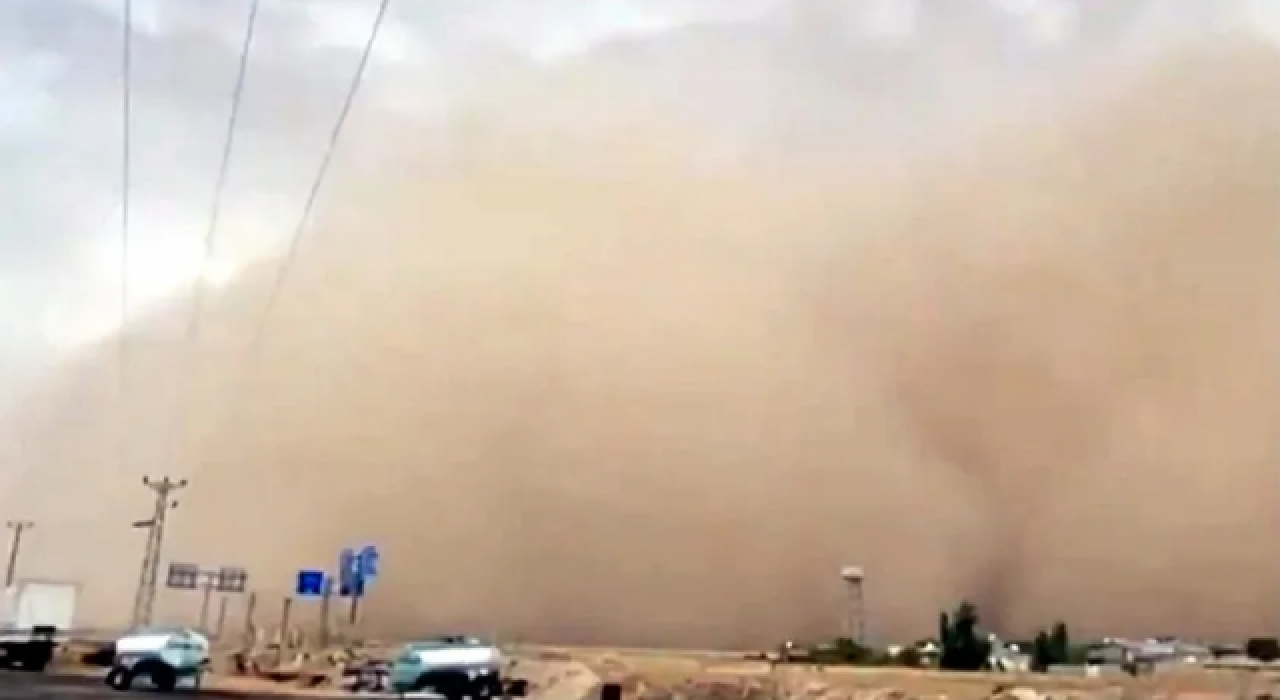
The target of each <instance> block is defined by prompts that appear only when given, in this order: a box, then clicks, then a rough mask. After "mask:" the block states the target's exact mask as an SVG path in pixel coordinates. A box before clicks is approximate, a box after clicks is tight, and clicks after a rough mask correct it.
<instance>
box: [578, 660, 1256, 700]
mask: <svg viewBox="0 0 1280 700" xmlns="http://www.w3.org/2000/svg"><path fill="white" fill-rule="evenodd" d="M567 653H569V654H570V655H572V656H574V657H575V658H578V659H580V660H581V661H583V662H584V663H585V664H586V665H587V666H588V667H590V668H592V669H593V670H595V671H596V672H597V674H598V675H600V677H601V679H602V680H604V681H607V682H617V683H620V684H622V686H623V691H624V696H625V697H628V698H634V699H636V700H657V699H658V698H677V699H685V700H730V699H732V700H754V699H757V698H758V699H761V700H763V699H764V698H808V699H814V700H818V699H821V700H845V699H857V700H887V699H891V698H892V699H894V700H903V699H905V698H947V699H948V700H979V699H981V698H991V697H1001V698H1006V699H1007V700H1013V699H1014V698H1016V699H1017V700H1028V699H1030V698H1037V697H1040V698H1043V697H1046V696H1048V697H1053V698H1079V699H1084V698H1099V699H1102V698H1105V699H1107V700H1122V699H1125V700H1127V699H1136V698H1164V699H1172V698H1179V699H1181V700H1210V699H1217V698H1223V699H1225V698H1256V697H1259V696H1267V695H1269V694H1271V693H1272V692H1273V687H1274V685H1275V683H1276V680H1277V679H1276V677H1275V676H1274V675H1273V674H1270V673H1259V672H1247V671H1217V670H1204V669H1195V670H1189V671H1185V672H1183V671H1178V672H1163V673H1160V674H1157V675H1153V676H1148V677H1143V678H1131V677H1128V676H1124V675H1120V674H1116V675H1109V676H1104V677H1094V678H1086V677H1082V676H1071V675H1045V674H1007V673H1004V674H996V673H949V672H941V671H929V670H913V669H892V668H854V667H820V666H800V665H789V666H781V667H771V666H770V665H769V664H768V663H765V662H750V661H741V660H738V659H737V658H733V657H732V656H730V655H727V654H722V653H706V654H698V653H695V652H686V653H674V654H660V653H656V652H641V653H626V652H608V651H601V650H588V651H584V652H577V653H575V652H572V651H570V652H567ZM739 658H740V657H739Z"/></svg>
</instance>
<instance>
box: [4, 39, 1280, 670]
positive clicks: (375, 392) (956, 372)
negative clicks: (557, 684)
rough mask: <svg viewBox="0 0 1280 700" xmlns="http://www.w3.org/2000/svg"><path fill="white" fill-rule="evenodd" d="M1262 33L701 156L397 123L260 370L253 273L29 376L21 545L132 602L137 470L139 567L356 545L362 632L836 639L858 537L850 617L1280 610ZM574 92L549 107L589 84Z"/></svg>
mask: <svg viewBox="0 0 1280 700" xmlns="http://www.w3.org/2000/svg"><path fill="white" fill-rule="evenodd" d="M1277 59H1278V56H1277V54H1276V53H1275V52H1274V50H1273V49H1272V48H1271V47H1269V46H1267V45H1261V44H1252V43H1250V42H1248V41H1245V40H1243V39H1242V40H1240V41H1238V42H1236V41H1234V40H1227V39H1223V40H1222V41H1221V42H1220V45H1215V46H1196V47H1191V48H1187V49H1185V50H1177V51H1175V50H1170V51H1169V52H1167V53H1165V54H1161V55H1160V56H1158V57H1155V58H1152V57H1144V58H1141V59H1132V60H1128V61H1127V62H1121V61H1119V60H1117V62H1116V65H1115V66H1114V68H1113V69H1111V70H1109V71H1097V70H1092V69H1091V70H1090V72H1089V74H1088V75H1087V76H1085V77H1086V78H1087V79H1086V80H1077V81H1075V82H1073V83H1072V87H1071V88H1070V89H1069V90H1068V89H1067V88H1064V89H1063V95H1060V96H1058V97H1056V98H1053V99H1048V98H1044V99H1041V100H1040V101H1038V102H1036V103H1035V104H1038V105H1040V108H1033V107H1030V106H1027V105H1026V104H1024V105H1021V106H1014V103H1009V104H1005V105H998V106H996V107H992V108H990V109H988V110H987V111H986V113H985V114H984V116H983V117H982V119H979V118H978V117H977V116H973V118H972V120H971V121H970V122H966V123H971V124H974V125H979V124H980V125H981V128H978V127H977V126H975V127H974V128H973V129H972V130H971V131H972V133H971V134H969V135H967V136H965V137H964V138H963V139H957V140H954V141H951V142H947V143H946V144H945V146H944V145H943V142H942V141H941V140H936V139H935V140H933V141H930V143H929V145H928V147H927V148H926V147H920V148H918V149H917V150H915V151H914V152H911V153H910V155H903V154H904V153H907V152H908V151H909V150H910V149H909V148H908V146H909V145H910V143H909V142H911V139H904V140H901V141H897V142H893V143H895V144H896V145H895V146H894V147H892V148H890V147H884V146H883V145H882V144H881V146H882V147H881V148H879V149H876V148H873V146H875V145H876V143H873V142H874V141H876V139H878V138H880V135H879V132H877V134H876V135H874V138H871V139H867V140H866V141H865V142H864V144H865V145H866V148H865V149H864V150H862V151H859V150H858V148H856V147H854V144H856V143H857V142H856V141H855V139H854V138H853V134H850V135H849V138H848V139H847V140H846V141H844V142H842V143H837V142H836V140H835V139H834V138H829V137H824V138H829V140H828V141H827V144H828V145H830V147H831V152H830V153H818V152H817V151H816V150H815V151H813V152H811V153H806V154H804V155H795V152H794V151H789V150H788V149H787V148H786V147H785V144H784V143H783V142H782V141H783V140H780V141H778V142H774V143H772V144H765V145H761V144H756V145H754V146H752V147H746V146H744V145H743V141H742V140H738V141H737V142H735V143H732V144H730V145H731V146H733V148H728V147H726V148H724V149H720V150H717V151H716V152H715V153H710V152H709V151H708V149H705V148H702V146H703V145H704V144H705V143H706V142H708V141H709V140H710V139H711V137H712V135H713V134H712V132H710V131H708V130H707V129H706V128H705V127H704V126H702V125H700V124H699V123H698V122H697V120H696V119H692V118H687V115H686V117H682V118H680V119H675V118H671V119H664V118H663V114H662V113H661V110H658V109H650V110H649V111H645V108H646V105H645V104H641V103H640V102H639V101H637V102H636V103H635V104H631V103H628V104H627V105H626V107H627V109H628V110H629V111H628V114H629V116H628V118H627V119H625V120H620V121H619V122H618V123H617V124H613V125H611V126H609V127H608V128H604V127H601V128H598V129H594V130H590V129H586V128H585V127H584V128H581V129H577V130H575V129H573V128H565V129H561V130H559V131H554V130H553V129H551V127H523V129H524V130H521V129H520V128H517V127H515V126H512V125H510V124H499V123H496V122H491V121H485V120H484V119H481V118H479V117H477V118H476V119H475V120H473V121H470V122H465V123H462V124H460V125H458V126H456V127H454V128H452V129H451V130H449V131H446V132H444V133H443V136H442V135H441V133H439V132H432V133H430V134H428V133H426V132H427V131H429V129H428V128H427V127H421V126H408V125H399V126H397V127H395V128H392V127H387V128H386V133H389V134H391V136H389V137H388V141H392V142H395V146H396V147H395V149H394V151H395V152H394V154H391V153H386V154H384V155H385V158H384V157H381V156H380V157H379V158H371V159H370V160H369V161H368V162H372V163H376V164H377V167H369V168H365V169H362V170H353V169H349V170H348V171H347V173H348V174H347V175H346V176H345V177H339V181H338V183H337V184H335V185H334V187H332V188H331V190H330V192H332V194H331V195H329V196H330V200H329V204H328V208H327V209H326V211H325V212H324V214H323V216H322V217H321V220H320V222H319V224H318V225H317V227H316V229H315V231H314V232H313V235H312V236H311V237H310V238H308V239H307V242H306V244H305V245H304V247H303V249H302V251H301V254H300V257H299V259H298V264H297V266H296V268H295V269H294V270H293V272H292V273H291V274H292V276H291V277H290V279H289V282H288V285H287V287H286V289H285V293H284V295H283V296H282V298H281V303H280V305H279V307H278V308H277V313H276V315H275V316H274V317H273V320H272V323H271V325H270V332H269V334H268V335H267V336H266V343H265V345H264V346H263V352H262V355H261V361H260V362H259V363H258V364H257V365H256V369H255V371H254V372H253V373H252V374H251V375H250V378H249V379H248V380H245V381H241V380H238V379H237V378H236V377H237V376H238V375H237V372H238V370H239V369H240V366H241V365H240V363H241V361H242V358H243V357H244V356H245V355H244V353H245V348H246V344H247V339H248V337H249V335H250V333H251V329H252V328H253V323H254V320H253V319H254V318H255V314H256V313H257V312H258V310H259V309H260V307H261V303H262V298H263V295H264V293H265V289H266V287H267V286H268V284H269V281H270V278H271V276H272V275H273V274H274V271H273V270H272V269H270V268H264V269H261V270H254V271H250V272H249V273H248V274H247V275H246V276H245V277H244V278H243V279H242V280H241V281H240V282H239V283H238V284H237V285H236V286H235V288H233V289H231V290H230V291H228V292H227V293H226V294H225V295H224V296H222V297H221V298H219V299H218V300H217V302H216V304H215V305H214V308H213V309H212V311H211V315H210V317H209V318H208V319H207V321H206V323H205V326H204V328H205V332H204V335H203V337H202V341H201V344H200V347H199V352H192V351H191V348H189V347H187V346H186V345H184V344H183V343H182V342H181V333H180V329H181V328H182V327H183V324H184V322H185V321H184V320H183V314H184V313H185V307H183V306H181V305H176V306H175V309H174V310H172V311H171V312H170V313H168V314H167V315H162V316H160V317H157V318H155V319H151V320H149V321H148V322H147V323H146V324H143V325H142V326H140V327H139V328H138V329H136V330H135V331H134V332H133V333H132V335H131V353H132V357H131V360H130V363H131V374H130V377H131V379H130V383H129V387H130V396H131V403H130V405H128V406H127V407H126V408H123V409H122V408H121V407H120V405H119V404H118V403H117V399H116V394H115V391H116V383H115V382H116V374H115V372H116V363H115V356H114V348H112V347H104V348H98V349H95V350H92V351H90V352H88V353H87V354H86V356H85V357H83V358H81V359H79V360H77V361H76V362H75V363H74V364H73V365H72V366H68V367H67V368H66V371H65V372H64V373H63V374H61V375H60V376H59V377H57V378H56V381H55V382H52V383H51V384H50V386H48V387H46V390H45V391H43V392H42V393H41V394H40V395H38V396H35V397H33V398H32V399H31V401H30V402H29V405H28V406H27V411H26V413H25V414H23V415H22V416H20V417H19V418H20V421H19V426H20V427H21V429H22V430H23V431H25V432H24V434H25V435H26V436H27V437H26V442H27V445H28V455H29V459H30V460H32V464H33V465H35V466H33V467H32V468H31V470H30V471H29V472H28V473H27V474H26V475H25V476H24V478H23V479H21V480H20V482H19V483H17V484H16V485H15V487H14V488H13V489H12V490H11V491H10V492H8V493H5V494H3V495H4V497H5V498H4V500H5V501H7V503H5V504H4V505H5V508H6V512H9V511H14V512H17V511H18V510H21V511H22V512H23V514H24V515H27V516H29V517H31V518H33V519H37V520H41V521H42V523H44V524H43V525H42V527H41V528H39V529H37V530H36V531H34V532H33V535H32V540H31V548H30V550H29V554H28V556H27V559H26V563H25V567H26V571H27V572H28V573H31V574H32V575H35V574H39V575H47V576H67V577H74V578H76V579H77V580H81V581H83V582H84V584H85V594H84V595H85V615H86V616H88V617H89V618H91V619H92V621H94V622H98V621H100V623H101V624H104V625H105V624H113V623H114V622H115V621H118V620H120V619H122V618H123V617H124V616H125V615H126V613H127V610H128V602H129V600H130V596H131V595H132V584H133V582H134V580H135V577H136V566H135V560H136V559H137V557H138V555H139V553H140V549H141V545H142V542H141V535H139V534H138V533H136V532H131V531H130V530H129V529H128V527H127V524H128V522H129V521H130V520H132V519H135V518H140V517H145V516H146V514H147V508H148V503H149V501H148V493H147V492H146V490H145V489H143V488H142V486H141V485H139V484H138V483H137V478H138V476H139V475H140V474H142V473H151V474H160V473H170V474H173V475H175V476H189V477H190V478H191V480H192V484H193V485H192V486H191V487H190V488H189V489H187V491H185V492H183V493H182V494H181V501H182V505H181V506H180V508H179V509H178V510H177V511H176V512H175V516H174V520H173V530H172V537H171V539H170V542H169V548H168V554H169V556H170V557H172V558H174V559H188V560H194V561H201V562H207V563H210V564H214V563H222V564H240V565H243V566H246V567H248V568H249V569H250V571H251V572H252V576H253V579H254V584H255V586H256V587H257V588H258V589H259V590H261V591H263V592H264V596H278V595H283V594H284V593H286V592H287V590H288V589H289V588H290V587H291V585H292V584H291V576H292V574H293V572H294V571H295V570H296V569H298V568H301V567H311V566H325V565H328V564H329V563H330V562H331V561H332V560H333V558H334V552H335V551H336V549H337V548H338V547H341V546H344V545H351V544H358V543H361V542H366V541H367V542H377V543H379V544H380V545H381V547H382V549H383V552H384V568H385V575H384V576H383V577H382V579H381V580H380V581H379V582H378V584H377V587H376V590H375V591H374V592H373V594H372V597H371V599H370V600H369V601H368V607H367V609H366V611H365V618H364V624H365V626H366V628H367V629H368V630H369V631H370V632H372V633H377V634H386V635H408V634H422V633H427V632H431V631H443V630H459V629H462V630H474V631H476V632H485V633H491V634H496V635H499V636H501V637H502V638H505V639H511V638H519V639H526V640H554V641H578V642H595V643H626V644H670V645H745V644H763V643H770V642H773V641H776V640H777V639H779V638H781V637H783V636H790V637H803V636H817V635H824V634H833V633H837V632H839V631H840V629H841V624H842V623H841V614H842V613H841V601H842V590H841V587H840V582H839V580H838V577H837V571H838V569H839V567H840V566H841V565H843V564H849V563H856V564H860V565H862V566H863V567H865V569H866V571H867V573H868V581H867V598H868V613H869V621H868V622H869V628H870V631H871V633H872V634H873V635H874V636H876V637H879V638H893V637H901V636H905V635H912V634H921V633H927V632H928V630H929V629H930V627H931V625H932V624H933V623H934V620H936V615H937V612H938V610H939V609H940V608H941V607H942V606H944V605H947V604H951V603H953V602H955V601H956V600H957V599H958V598H960V597H963V596H967V597H971V598H973V599H975V600H976V601H977V602H978V603H979V605H980V607H981V609H982V611H983V612H984V613H985V614H986V616H987V618H988V621H989V622H990V623H991V624H993V625H994V626H995V627H997V628H999V629H1002V630H1006V631H1009V632H1018V631H1024V630H1026V629H1027V628H1028V627H1030V626H1033V625H1040V624H1047V623H1048V622H1050V621H1051V620H1052V619H1055V618H1058V617H1064V618H1066V619H1068V620H1069V621H1071V623H1073V629H1075V628H1078V629H1079V630H1080V632H1081V633H1111V634H1142V633H1153V632H1168V633H1185V634H1198V635H1208V636H1218V635H1243V634H1247V633H1251V632H1255V631H1261V630H1267V629H1271V628H1274V627H1275V625H1276V624H1278V623H1280V619H1278V616H1277V614H1276V611H1277V610H1280V567H1278V566H1277V559H1278V557H1277V554H1276V552H1277V546H1276V533H1280V519H1278V518H1277V513H1280V502H1277V501H1278V500H1280V499H1278V498H1277V494H1278V493H1280V489H1277V480H1278V479H1280V477H1278V476H1277V466H1280V410H1278V407H1280V402H1277V388H1280V376H1278V375H1280V362H1278V361H1277V358H1278V357H1280V274H1278V269H1277V261H1280V235H1278V232H1280V90H1276V89H1275V88H1276V86H1278V85H1280V60H1277ZM1077 77H1079V76H1077ZM577 78H581V80H579V81H578V82H576V83H574V81H573V80H569V79H566V83H573V86H570V87H574V89H575V90H577V92H574V93H573V94H575V95H577V96H578V98H577V99H579V100H580V101H581V102H580V103H570V104H577V105H578V106H583V105H585V104H587V103H589V102H591V100H594V99H597V98H598V97H599V95H597V94H596V93H593V92H591V91H592V90H595V89H601V86H602V85H606V84H607V83H605V82H601V81H600V80H599V76H596V77H594V78H590V77H589V76H588V77H582V75H578V76H577ZM588 78H589V79H588ZM516 82H517V81H513V82H512V85H513V86H514V85H515V83H516ZM584 84H588V85H587V87H583V85H584ZM575 86H576V87H575ZM570 87H566V86H565V85H562V84H556V85H555V86H553V87H546V86H544V89H545V92H546V94H551V95H554V94H557V93H556V92H555V91H556V90H559V89H564V90H565V91H568V90H569V89H570ZM615 88H616V89H617V90H619V91H620V92H625V91H624V90H623V89H622V88H617V87H616V86H615ZM512 89H513V90H514V89H516V88H515V87H512ZM525 89H527V90H532V88H525ZM543 96H544V97H545V95H543ZM524 97H525V98H527V99H533V98H532V97H530V96H529V94H526V95H524ZM1028 104H1029V103H1028ZM566 111H567V112H568V111H572V109H569V110H566ZM975 114H976V112H975ZM967 118H968V117H967V116H963V117H962V116H958V115H957V116H955V119H956V120H957V121H960V120H962V119H967ZM939 119H940V118H938V117H936V116H935V121H936V122H938V123H939V124H942V125H943V126H945V124H944V123H943V122H945V120H941V121H939ZM583 120H584V121H589V120H588V119H587V117H583ZM890 121H892V120H890ZM815 128H816V127H815ZM825 128H827V129H828V132H827V133H828V134H830V133H839V132H840V130H841V129H842V128H845V127H841V126H840V125H838V124H837V125H834V126H833V125H831V124H827V125H826V127H825ZM931 128H934V129H936V128H938V126H937V124H935V125H934V126H933V127H931ZM957 128H959V127H957ZM854 130H856V127H853V126H851V127H848V128H847V131H849V132H852V131H854ZM553 131H554V133H553ZM884 133H885V134H887V133H888V132H884ZM930 133H933V132H930ZM921 134H922V135H921V136H920V139H922V140H923V139H925V138H926V137H925V136H924V135H923V132H921ZM884 138H885V139H888V138H889V136H887V135H885V136H884ZM732 140H733V139H730V141H732ZM416 144H422V145H421V146H420V147H418V146H416ZM748 145H749V146H750V145H751V144H748ZM841 146H845V148H844V149H843V150H841V148H840V147H841ZM371 148H372V147H371ZM832 153H834V154H835V155H832ZM859 153H865V155H862V156H860V155H859ZM352 173H354V174H352ZM228 406H234V407H235V409H234V410H231V411H229V409H228ZM122 425H123V428H122V427H121V426H122ZM121 430H123V431H124V432H123V434H125V435H127V436H128V440H127V441H126V442H127V445H126V448H125V454H124V463H123V465H122V463H121V459H120V452H119V450H120V447H119V445H120V440H118V439H117V438H118V436H119V435H120V434H122V433H121V432H120V431H121ZM264 600H268V599H267V598H264ZM191 604H192V601H191V600H190V599H189V598H188V599H185V601H184V599H183V598H182V594H179V593H174V592H168V593H162V602H161V610H162V611H164V614H165V615H168V616H170V617H171V618H173V619H178V618H179V617H181V616H186V617H185V619H190V615H191ZM271 604H273V603H270V602H269V601H268V602H267V603H264V606H268V605H271ZM264 609H265V608H264ZM264 614H265V615H271V614H274V613H272V612H271V611H270V610H267V611H266V612H264ZM312 615H314V613H313V612H308V611H306V610H301V611H300V612H298V613H297V616H298V618H297V619H304V618H306V617H307V616H312Z"/></svg>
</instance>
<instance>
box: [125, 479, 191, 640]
mask: <svg viewBox="0 0 1280 700" xmlns="http://www.w3.org/2000/svg"><path fill="white" fill-rule="evenodd" d="M142 485H143V486H146V487H147V488H149V489H151V490H152V491H154V492H155V494H156V500H155V510H154V511H153V512H152V515H151V519H150V520H140V521H138V522H135V523H134V524H133V526H134V527H136V528H145V529H146V530H147V548H146V550H145V551H144V553H143V555H142V571H141V572H140V573H139V575H138V592H137V595H136V596H135V597H134V599H133V626H134V627H142V626H146V625H150V624H151V614H152V612H154V610H155V603H156V586H157V580H158V579H159V577H160V555H161V550H162V549H163V548H164V525H165V519H166V518H167V516H168V514H169V511H170V510H172V509H174V508H177V507H178V502H177V501H175V500H174V499H173V494H174V493H175V492H177V491H178V490H180V489H183V488H186V486H187V480H186V479H181V480H178V481H174V480H173V479H170V478H169V477H167V476H166V477H164V478H163V479H160V480H159V481H156V480H154V479H152V478H151V477H148V476H144V477H142Z"/></svg>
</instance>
